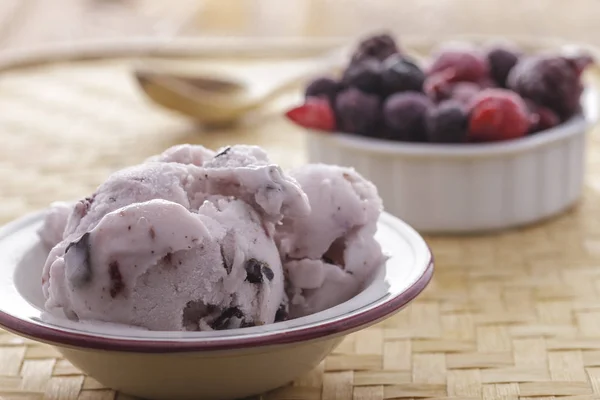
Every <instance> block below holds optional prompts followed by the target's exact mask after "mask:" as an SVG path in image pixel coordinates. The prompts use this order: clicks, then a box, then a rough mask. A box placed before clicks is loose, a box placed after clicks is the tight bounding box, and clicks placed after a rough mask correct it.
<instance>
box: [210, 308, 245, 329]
mask: <svg viewBox="0 0 600 400" xmlns="http://www.w3.org/2000/svg"><path fill="white" fill-rule="evenodd" d="M232 318H238V319H243V318H244V313H243V312H242V310H240V309H239V308H237V307H229V308H227V309H226V310H225V311H223V313H222V314H221V315H219V316H218V317H217V318H216V319H215V320H214V321H213V322H212V324H211V327H212V328H213V329H214V330H217V331H219V330H223V329H227V328H228V327H229V323H230V321H231V319H232Z"/></svg>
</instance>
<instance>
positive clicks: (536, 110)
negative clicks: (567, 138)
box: [525, 100, 560, 133]
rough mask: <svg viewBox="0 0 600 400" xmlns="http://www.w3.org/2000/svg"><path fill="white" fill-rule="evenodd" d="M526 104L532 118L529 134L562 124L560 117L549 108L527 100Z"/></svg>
mask: <svg viewBox="0 0 600 400" xmlns="http://www.w3.org/2000/svg"><path fill="white" fill-rule="evenodd" d="M525 103H526V104H527V109H528V110H529V112H530V113H531V117H532V118H531V125H530V127H529V133H535V132H539V131H543V130H546V129H550V128H552V127H555V126H556V125H558V124H559V123H560V118H559V117H558V115H556V113H555V112H554V111H552V110H550V109H549V108H547V107H543V106H540V105H537V104H535V103H534V102H533V101H531V100H525Z"/></svg>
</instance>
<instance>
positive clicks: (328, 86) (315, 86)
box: [304, 77, 342, 104]
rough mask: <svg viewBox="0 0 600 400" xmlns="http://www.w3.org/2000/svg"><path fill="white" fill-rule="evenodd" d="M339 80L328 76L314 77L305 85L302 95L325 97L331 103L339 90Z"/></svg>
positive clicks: (340, 86)
mask: <svg viewBox="0 0 600 400" xmlns="http://www.w3.org/2000/svg"><path fill="white" fill-rule="evenodd" d="M341 88H342V85H341V83H340V82H338V81H336V80H335V79H332V78H329V77H320V78H316V79H314V80H313V81H312V82H310V83H309V84H308V85H307V86H306V90H305V91H304V95H305V97H306V98H308V97H326V98H328V99H329V101H330V102H331V104H334V103H335V96H336V95H337V93H338V92H339V91H340V90H341Z"/></svg>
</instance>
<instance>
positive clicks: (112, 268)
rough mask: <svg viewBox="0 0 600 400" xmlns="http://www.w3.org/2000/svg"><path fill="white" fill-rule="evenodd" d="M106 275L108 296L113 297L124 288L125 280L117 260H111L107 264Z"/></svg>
mask: <svg viewBox="0 0 600 400" xmlns="http://www.w3.org/2000/svg"><path fill="white" fill-rule="evenodd" d="M108 275H109V277H110V297H112V298H113V299H114V298H115V297H117V296H118V295H119V294H120V293H121V292H123V290H124V289H125V282H123V276H122V275H121V270H120V269H119V263H118V262H117V261H112V262H111V263H110V264H109V265H108Z"/></svg>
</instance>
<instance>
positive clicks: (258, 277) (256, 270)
mask: <svg viewBox="0 0 600 400" xmlns="http://www.w3.org/2000/svg"><path fill="white" fill-rule="evenodd" d="M244 268H245V269H246V281H248V282H250V283H254V284H260V283H263V281H264V278H263V276H264V277H266V278H267V279H268V280H270V281H271V280H273V278H274V277H275V274H273V270H272V269H271V268H269V265H268V264H267V263H266V262H263V261H258V260H257V259H256V258H251V259H249V260H248V261H246V265H245V266H244Z"/></svg>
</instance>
